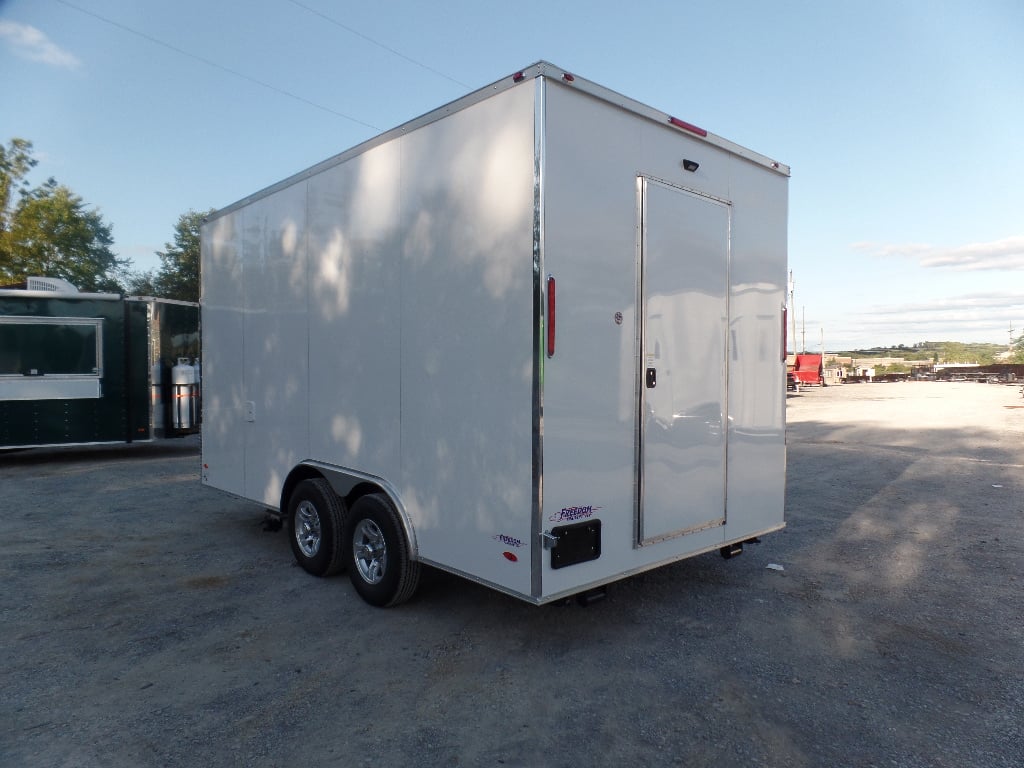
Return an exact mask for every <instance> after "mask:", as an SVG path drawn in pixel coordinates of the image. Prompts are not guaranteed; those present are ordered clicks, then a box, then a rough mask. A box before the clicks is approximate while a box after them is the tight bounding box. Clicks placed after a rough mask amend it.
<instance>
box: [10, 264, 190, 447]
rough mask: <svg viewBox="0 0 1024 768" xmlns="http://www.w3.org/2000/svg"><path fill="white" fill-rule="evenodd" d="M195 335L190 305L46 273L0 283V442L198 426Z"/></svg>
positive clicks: (124, 437)
mask: <svg viewBox="0 0 1024 768" xmlns="http://www.w3.org/2000/svg"><path fill="white" fill-rule="evenodd" d="M199 341H200V338H199V305H198V304H196V303H192V302H182V301H172V300H168V299H154V298H139V297H131V298H122V297H121V296H120V295H118V294H111V293H81V292H79V291H78V290H77V289H76V288H75V286H73V285H71V284H70V283H67V282H66V281H63V280H57V279H54V278H34V277H33V278H29V279H28V280H27V281H26V284H25V287H24V288H15V289H3V290H0V449H3V448H32V447H41V446H55V445H76V444H92V443H119V442H133V441H144V440H153V439H159V438H164V437H176V436H181V435H185V434H190V433H195V432H198V430H199V372H198V367H199V366H198V363H199Z"/></svg>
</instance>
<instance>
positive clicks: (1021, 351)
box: [1010, 333, 1024, 365]
mask: <svg viewBox="0 0 1024 768" xmlns="http://www.w3.org/2000/svg"><path fill="white" fill-rule="evenodd" d="M1010 362H1011V363H1016V364H1019V365H1024V333H1022V334H1021V335H1020V336H1018V337H1017V338H1016V339H1014V340H1013V344H1012V346H1011V349H1010Z"/></svg>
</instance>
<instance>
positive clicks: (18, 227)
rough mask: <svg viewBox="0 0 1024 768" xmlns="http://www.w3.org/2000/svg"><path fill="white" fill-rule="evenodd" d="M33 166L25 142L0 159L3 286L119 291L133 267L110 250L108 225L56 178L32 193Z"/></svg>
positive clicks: (12, 146) (0, 273)
mask: <svg viewBox="0 0 1024 768" xmlns="http://www.w3.org/2000/svg"><path fill="white" fill-rule="evenodd" d="M35 165H36V160H35V159H34V158H33V157H32V143H31V142H29V141H26V140H24V139H12V140H11V141H10V142H9V143H8V144H7V146H6V147H4V148H3V150H2V154H0V204H2V205H3V210H2V211H0V282H3V283H14V282H21V281H22V280H24V279H25V278H26V277H30V276H32V275H39V276H43V277H60V278H63V279H65V280H67V281H69V282H70V283H72V284H74V285H75V286H77V287H78V288H79V289H80V290H83V291H111V292H119V291H121V290H122V287H121V286H122V280H123V279H124V277H125V276H126V274H127V269H128V266H129V265H130V263H131V262H130V261H129V260H128V259H120V258H118V257H117V256H116V255H115V254H114V252H113V251H112V250H111V246H112V245H113V243H114V238H113V234H112V232H111V228H110V225H109V224H107V223H106V222H104V221H103V217H102V216H101V215H100V213H99V211H97V210H96V209H89V208H87V207H86V205H85V202H84V201H83V200H82V198H81V197H79V196H78V195H76V194H75V193H74V192H72V191H71V190H70V189H68V188H67V187H65V186H63V185H61V184H58V183H57V182H56V181H55V180H54V179H53V178H50V179H47V180H46V182H45V183H43V184H41V185H39V186H38V187H35V188H30V187H29V184H28V181H27V179H26V178H25V177H26V174H27V173H28V172H29V171H30V170H31V169H32V168H33V167H34V166H35ZM15 190H17V193H18V199H17V200H16V201H15V200H13V199H12V198H13V197H14V195H13V192H14V191H15Z"/></svg>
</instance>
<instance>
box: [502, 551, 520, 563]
mask: <svg viewBox="0 0 1024 768" xmlns="http://www.w3.org/2000/svg"><path fill="white" fill-rule="evenodd" d="M501 554H502V556H503V557H504V558H505V559H506V560H508V561H509V562H510V563H518V562H519V558H518V557H516V553H515V552H502V553H501Z"/></svg>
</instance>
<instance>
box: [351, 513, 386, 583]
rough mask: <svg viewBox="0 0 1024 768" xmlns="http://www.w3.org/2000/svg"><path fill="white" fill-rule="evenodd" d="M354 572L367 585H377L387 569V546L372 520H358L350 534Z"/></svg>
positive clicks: (378, 528)
mask: <svg viewBox="0 0 1024 768" xmlns="http://www.w3.org/2000/svg"><path fill="white" fill-rule="evenodd" d="M352 554H353V559H354V560H355V563H356V570H357V571H359V575H360V576H361V577H362V579H363V581H365V582H366V583H367V584H379V583H380V582H381V580H382V579H383V578H384V573H385V572H386V571H387V567H388V545H387V542H386V541H385V540H384V534H383V533H381V530H380V527H379V526H378V525H377V524H376V523H375V522H373V520H360V521H359V523H358V524H357V525H356V528H355V532H354V533H353V534H352Z"/></svg>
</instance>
